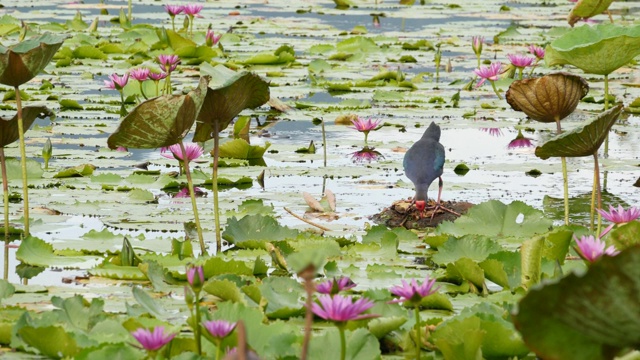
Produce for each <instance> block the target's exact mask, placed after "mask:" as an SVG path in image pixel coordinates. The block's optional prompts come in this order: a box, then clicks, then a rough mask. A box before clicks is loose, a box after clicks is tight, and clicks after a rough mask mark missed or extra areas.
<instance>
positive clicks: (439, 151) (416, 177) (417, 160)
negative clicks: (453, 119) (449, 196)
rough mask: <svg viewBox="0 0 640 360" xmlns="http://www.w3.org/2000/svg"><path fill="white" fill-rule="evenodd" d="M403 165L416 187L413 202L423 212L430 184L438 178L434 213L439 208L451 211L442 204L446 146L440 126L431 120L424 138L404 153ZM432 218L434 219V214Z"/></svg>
mask: <svg viewBox="0 0 640 360" xmlns="http://www.w3.org/2000/svg"><path fill="white" fill-rule="evenodd" d="M403 165H404V173H405V175H407V177H408V178H409V180H411V182H413V185H414V187H415V189H416V195H415V196H414V198H413V202H414V203H415V206H416V209H418V210H419V211H420V212H421V214H422V212H423V211H424V209H425V207H426V203H427V200H428V197H427V191H428V190H429V186H430V185H431V183H432V182H433V181H434V180H435V179H436V178H438V179H439V182H438V199H437V200H436V206H435V208H434V210H433V214H434V215H435V213H436V211H437V210H438V209H443V210H445V211H451V210H448V209H445V208H443V207H441V206H440V196H441V195H442V184H443V183H442V172H443V168H444V146H442V144H440V126H438V125H436V123H434V122H431V125H429V127H428V128H427V130H425V132H424V134H423V135H422V138H420V140H418V141H417V142H416V143H415V144H413V145H412V146H411V147H410V148H409V150H408V151H407V153H406V154H405V155H404V161H403ZM431 218H432V219H433V215H432V216H431Z"/></svg>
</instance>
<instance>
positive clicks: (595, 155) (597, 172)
mask: <svg viewBox="0 0 640 360" xmlns="http://www.w3.org/2000/svg"><path fill="white" fill-rule="evenodd" d="M593 171H594V180H595V183H596V184H595V185H596V192H597V195H598V209H602V194H601V191H600V166H599V164H598V151H597V150H596V152H594V153H593ZM591 211H592V212H593V211H595V210H594V209H591ZM601 226H602V215H600V213H598V228H597V230H596V238H599V237H600V230H601V229H600V228H601Z"/></svg>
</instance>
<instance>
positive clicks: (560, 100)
mask: <svg viewBox="0 0 640 360" xmlns="http://www.w3.org/2000/svg"><path fill="white" fill-rule="evenodd" d="M588 92H589V84H588V83H587V81H586V80H584V79H583V78H581V77H580V76H577V75H573V74H569V73H563V72H560V73H555V74H549V75H545V76H543V77H539V78H534V79H524V80H516V81H514V82H513V83H511V85H510V86H509V90H507V94H506V99H507V102H508V103H509V105H511V107H512V108H513V110H515V111H522V112H524V113H525V114H527V116H528V117H530V118H532V119H533V120H537V121H540V122H546V123H548V122H554V121H560V120H562V119H564V118H565V117H567V116H569V114H571V113H572V112H573V111H574V110H575V109H576V106H578V103H579V102H580V99H582V98H583V97H585V96H586V95H587V93H588Z"/></svg>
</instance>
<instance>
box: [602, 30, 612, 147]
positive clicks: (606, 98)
mask: <svg viewBox="0 0 640 360" xmlns="http://www.w3.org/2000/svg"><path fill="white" fill-rule="evenodd" d="M612 22H613V21H612ZM607 110H609V75H605V76H604V111H607ZM608 157H609V133H608V132H607V137H606V138H604V158H605V159H606V158H608Z"/></svg>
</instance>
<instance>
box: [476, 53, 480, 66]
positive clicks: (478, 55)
mask: <svg viewBox="0 0 640 360" xmlns="http://www.w3.org/2000/svg"><path fill="white" fill-rule="evenodd" d="M476 58H477V59H478V69H480V54H477V55H476Z"/></svg>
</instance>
